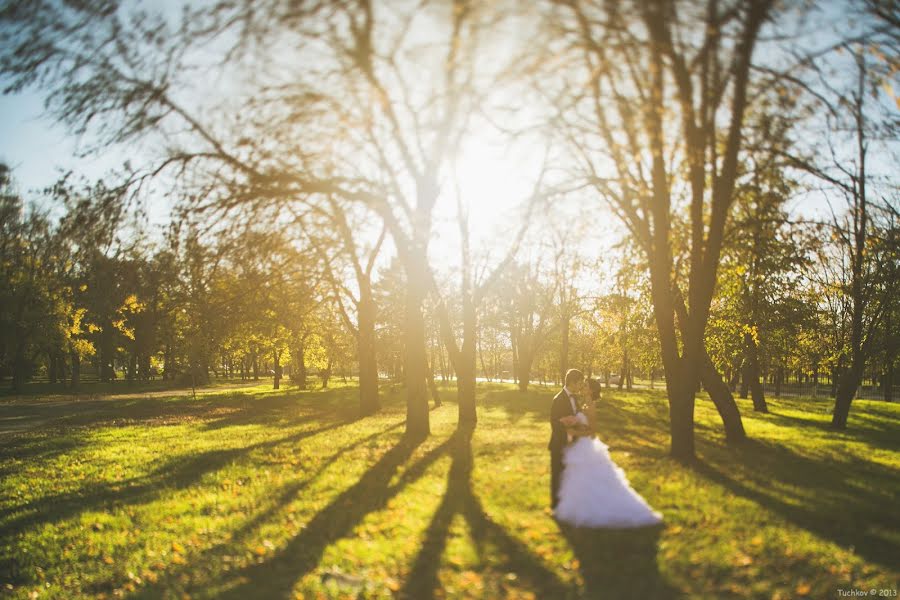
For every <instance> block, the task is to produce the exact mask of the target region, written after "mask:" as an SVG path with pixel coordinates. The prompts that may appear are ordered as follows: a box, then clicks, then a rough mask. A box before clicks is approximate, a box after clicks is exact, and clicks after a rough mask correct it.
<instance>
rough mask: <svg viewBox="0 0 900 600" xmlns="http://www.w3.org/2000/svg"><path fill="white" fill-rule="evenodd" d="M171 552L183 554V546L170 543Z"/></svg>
mask: <svg viewBox="0 0 900 600" xmlns="http://www.w3.org/2000/svg"><path fill="white" fill-rule="evenodd" d="M172 551H173V552H177V553H178V554H184V546H182V545H181V544H179V543H178V542H172Z"/></svg>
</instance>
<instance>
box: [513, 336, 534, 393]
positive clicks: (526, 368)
mask: <svg viewBox="0 0 900 600" xmlns="http://www.w3.org/2000/svg"><path fill="white" fill-rule="evenodd" d="M532 361H533V357H532V355H531V351H530V350H529V351H527V352H526V351H523V350H522V349H521V347H520V348H519V364H518V372H517V373H516V380H517V383H518V385H519V391H520V392H522V393H525V392H527V391H528V384H529V382H530V381H531V363H532Z"/></svg>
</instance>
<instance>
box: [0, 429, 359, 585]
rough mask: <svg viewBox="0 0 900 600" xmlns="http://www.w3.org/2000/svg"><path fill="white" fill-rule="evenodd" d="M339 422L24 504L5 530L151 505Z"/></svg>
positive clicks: (3, 521)
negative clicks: (239, 462)
mask: <svg viewBox="0 0 900 600" xmlns="http://www.w3.org/2000/svg"><path fill="white" fill-rule="evenodd" d="M341 424H342V423H340V422H337V423H333V424H330V425H325V426H322V427H319V428H316V429H312V430H304V431H299V432H296V433H293V434H291V435H288V436H284V437H281V438H278V439H275V440H268V441H265V442H259V443H256V444H251V445H249V446H242V447H239V448H229V449H225V450H213V451H209V452H200V453H196V454H192V455H190V456H183V457H178V458H176V459H173V460H170V461H168V462H167V463H166V464H164V465H163V466H161V467H159V468H158V469H156V470H154V471H153V472H151V473H150V474H148V475H146V476H142V477H136V478H132V479H127V480H124V481H120V482H115V483H111V482H107V481H103V482H100V483H94V484H89V485H87V486H84V487H82V488H79V489H77V490H74V491H72V492H66V493H62V494H55V495H51V496H46V497H43V498H40V499H38V500H36V501H33V502H30V503H28V504H26V505H24V506H16V507H13V508H8V509H3V510H0V528H2V530H3V534H4V536H9V537H14V536H16V535H18V534H19V533H21V532H22V531H24V530H26V529H40V528H41V527H42V526H44V525H46V524H51V523H57V522H60V521H64V520H66V519H69V518H71V517H73V516H75V515H78V514H81V513H83V512H89V511H101V510H110V509H112V508H115V507H120V506H125V505H134V504H140V503H146V502H150V501H152V500H154V499H155V498H158V497H160V496H161V495H162V494H163V493H165V492H167V491H170V490H173V489H174V490H182V489H185V488H188V487H191V486H193V485H195V484H197V483H198V482H199V481H200V480H201V479H202V478H203V476H204V475H205V474H207V473H210V472H214V471H217V470H219V469H221V468H223V467H225V466H226V465H228V464H229V463H231V462H233V461H235V460H237V459H239V458H240V457H241V456H243V455H245V454H247V453H250V452H253V451H257V450H267V449H270V448H274V447H277V446H280V445H282V444H292V443H296V442H298V441H300V440H302V439H304V438H308V437H312V436H315V435H318V434H320V433H323V432H326V431H329V430H331V429H334V428H336V427H338V426H340V425H341ZM0 571H4V572H8V573H10V574H11V576H12V577H13V579H14V580H15V578H16V577H17V576H18V572H19V568H18V566H17V565H16V564H15V562H14V560H13V561H12V562H7V561H3V562H0Z"/></svg>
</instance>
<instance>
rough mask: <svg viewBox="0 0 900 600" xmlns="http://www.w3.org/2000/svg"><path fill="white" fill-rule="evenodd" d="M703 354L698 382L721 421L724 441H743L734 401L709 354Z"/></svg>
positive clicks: (738, 415) (739, 416)
mask: <svg viewBox="0 0 900 600" xmlns="http://www.w3.org/2000/svg"><path fill="white" fill-rule="evenodd" d="M703 354H704V356H703V363H702V365H701V369H700V381H701V382H702V383H703V388H704V389H705V390H706V393H707V394H709V397H710V399H711V400H712V401H713V404H714V405H715V406H716V411H718V413H719V417H720V418H721V419H722V424H723V425H724V426H725V439H726V440H727V441H728V442H738V441H741V440H744V439H746V438H747V433H746V431H745V430H744V422H743V420H742V419H741V413H740V410H738V406H737V403H736V402H735V401H734V396H732V395H731V390H730V389H728V384H726V383H725V380H724V379H722V376H721V375H720V374H719V371H718V370H717V369H716V367H715V365H714V364H713V362H712V359H711V358H710V357H709V354H707V353H706V352H704V353H703Z"/></svg>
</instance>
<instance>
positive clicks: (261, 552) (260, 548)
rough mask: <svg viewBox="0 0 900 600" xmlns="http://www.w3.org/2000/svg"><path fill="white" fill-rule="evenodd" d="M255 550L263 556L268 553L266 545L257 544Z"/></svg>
mask: <svg viewBox="0 0 900 600" xmlns="http://www.w3.org/2000/svg"><path fill="white" fill-rule="evenodd" d="M253 552H254V553H256V554H257V555H258V556H262V555H264V554H265V553H266V547H265V546H257V547H256V548H254V549H253Z"/></svg>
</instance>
